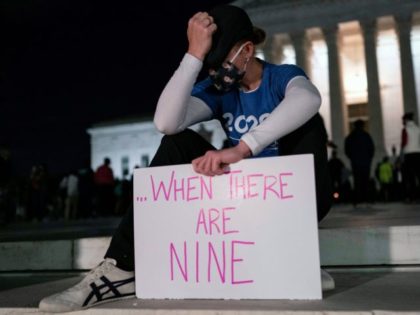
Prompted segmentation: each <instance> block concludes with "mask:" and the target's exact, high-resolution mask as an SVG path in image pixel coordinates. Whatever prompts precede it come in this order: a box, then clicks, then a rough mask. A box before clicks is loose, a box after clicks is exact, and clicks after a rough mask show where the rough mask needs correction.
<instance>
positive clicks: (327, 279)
mask: <svg viewBox="0 0 420 315" xmlns="http://www.w3.org/2000/svg"><path fill="white" fill-rule="evenodd" d="M321 286H322V291H329V290H334V288H335V281H334V278H333V277H331V275H330V274H329V273H328V272H326V271H325V270H323V269H321Z"/></svg>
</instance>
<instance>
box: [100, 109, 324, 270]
mask: <svg viewBox="0 0 420 315" xmlns="http://www.w3.org/2000/svg"><path fill="white" fill-rule="evenodd" d="M321 125H322V126H321ZM296 131H297V133H292V134H290V137H289V138H287V137H286V138H285V139H284V140H282V143H281V146H283V147H282V150H283V151H282V152H283V153H282V155H283V154H303V153H313V154H314V155H315V173H316V190H317V203H318V204H317V206H318V219H319V220H320V219H322V218H323V217H324V216H325V215H326V214H327V212H328V211H329V209H330V206H331V202H332V199H331V189H330V186H329V185H330V184H329V180H328V178H329V175H328V169H327V152H326V133H325V128H323V124H322V119H321V117H320V116H319V117H318V116H315V117H314V118H313V119H311V120H310V121H309V122H308V123H307V124H306V125H304V126H303V127H301V128H299V129H298V130H296ZM324 133H325V134H324ZM318 145H319V147H318ZM208 150H215V148H214V147H213V146H212V145H211V144H210V143H208V142H207V141H206V140H204V139H203V138H202V137H201V136H200V135H198V134H197V133H195V132H194V131H191V130H189V129H187V130H185V131H183V132H181V133H179V134H176V135H172V136H164V137H163V138H162V142H161V144H160V146H159V148H158V150H157V152H156V155H155V157H154V158H153V160H152V162H151V164H150V166H151V167H153V166H163V165H175V164H186V163H191V161H192V160H193V159H195V158H197V157H199V156H202V155H203V154H204V153H205V152H206V151H208ZM133 227H134V223H133V208H132V207H130V209H129V211H128V212H127V213H126V215H125V216H124V217H123V219H122V221H121V223H120V225H119V227H118V229H117V230H116V232H115V233H114V235H113V237H112V240H111V244H110V246H109V248H108V251H107V253H106V255H105V257H109V258H114V259H115V260H116V261H117V264H118V266H119V267H120V268H122V269H124V270H134V229H133Z"/></svg>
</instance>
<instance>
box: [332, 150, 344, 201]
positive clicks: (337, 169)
mask: <svg viewBox="0 0 420 315" xmlns="http://www.w3.org/2000/svg"><path fill="white" fill-rule="evenodd" d="M328 169H329V171H330V177H331V182H332V187H333V192H334V198H336V199H337V200H341V192H342V186H343V170H344V163H343V161H341V159H340V158H339V157H338V156H337V151H336V150H333V151H332V155H331V158H330V160H329V161H328Z"/></svg>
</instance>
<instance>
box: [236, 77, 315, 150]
mask: <svg viewBox="0 0 420 315" xmlns="http://www.w3.org/2000/svg"><path fill="white" fill-rule="evenodd" d="M320 106H321V96H320V94H319V92H318V89H317V88H316V87H315V86H314V85H313V84H312V83H311V82H310V81H309V80H307V79H306V78H304V77H296V78H294V79H293V80H292V81H290V83H289V84H288V86H287V88H286V95H285V98H284V99H283V100H282V102H281V103H280V104H279V105H278V106H277V107H276V109H275V110H274V111H273V112H272V113H271V114H270V115H269V116H268V117H267V118H266V119H265V120H264V121H263V122H262V123H261V124H260V125H258V126H257V127H255V128H254V129H252V130H250V131H249V132H248V133H246V134H245V135H243V136H242V138H241V140H242V141H244V142H245V143H246V144H247V145H248V147H249V148H250V149H251V151H252V154H253V155H258V153H260V152H261V151H262V150H263V149H264V148H265V147H267V146H268V145H269V144H271V143H272V142H274V141H275V140H278V139H280V138H281V137H283V136H285V135H287V134H289V133H290V132H292V131H294V130H296V129H297V128H299V127H300V126H302V125H303V124H304V123H305V122H307V121H308V120H309V119H310V118H312V117H313V116H314V115H315V114H316V113H317V112H318V110H319V107H320Z"/></svg>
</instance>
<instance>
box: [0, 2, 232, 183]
mask: <svg viewBox="0 0 420 315" xmlns="http://www.w3.org/2000/svg"><path fill="white" fill-rule="evenodd" d="M228 2H230V1H226V0H225V1H223V0H213V1H211V0H195V1H192V0H189V1H187V0H184V1H182V0H171V1H169V0H167V1H151V2H148V1H141V0H138V1H129V2H126V1H91V0H59V1H57V0H38V1H36V0H35V1H29V0H2V1H1V9H0V10H1V15H2V16H1V18H0V20H1V22H0V23H1V25H0V27H1V30H2V33H3V34H2V35H1V38H2V43H1V47H2V48H1V52H0V54H1V61H0V62H1V64H0V75H1V76H0V79H1V84H0V102H1V103H0V145H6V146H8V147H10V149H11V152H12V161H13V169H14V172H15V174H18V175H25V174H29V171H30V167H31V166H32V165H34V164H37V163H45V164H46V165H47V167H48V169H49V172H50V173H52V174H54V173H56V174H57V173H60V172H65V171H68V170H70V169H73V168H79V167H82V166H83V164H84V163H87V161H88V159H89V136H88V135H87V134H86V129H87V128H88V127H89V126H91V125H92V124H95V123H97V122H101V121H106V120H112V119H118V118H124V117H128V116H133V115H135V116H142V115H148V114H149V115H151V114H153V112H154V108H155V106H156V102H157V99H158V97H159V94H160V92H161V90H162V89H163V87H164V85H165V84H166V82H167V81H168V79H169V78H170V76H171V75H172V73H173V71H174V70H175V69H176V68H177V66H178V64H179V62H180V60H181V58H182V56H183V54H184V53H185V51H186V49H187V38H186V27H187V23H188V19H189V17H190V16H191V15H192V14H194V13H195V12H197V11H206V10H208V9H209V8H211V7H212V6H214V5H217V4H220V3H228Z"/></svg>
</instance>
